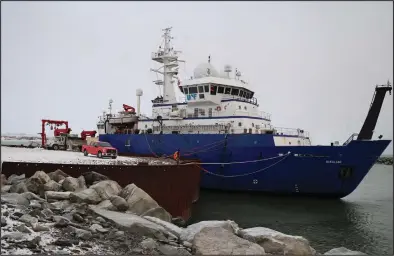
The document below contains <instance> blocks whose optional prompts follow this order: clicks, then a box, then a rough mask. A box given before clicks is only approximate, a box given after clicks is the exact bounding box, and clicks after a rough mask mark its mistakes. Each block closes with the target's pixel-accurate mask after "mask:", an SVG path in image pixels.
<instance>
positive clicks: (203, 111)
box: [199, 108, 205, 116]
mask: <svg viewBox="0 0 394 256" xmlns="http://www.w3.org/2000/svg"><path fill="white" fill-rule="evenodd" d="M199 111H200V115H201V116H205V109H203V108H200V109H199Z"/></svg>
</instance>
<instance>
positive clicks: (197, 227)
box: [180, 220, 239, 243]
mask: <svg viewBox="0 0 394 256" xmlns="http://www.w3.org/2000/svg"><path fill="white" fill-rule="evenodd" d="M206 227H211V228H213V227H220V228H223V229H226V230H228V231H230V232H232V233H236V232H238V229H239V227H238V225H237V224H236V223H235V222H233V221H230V220H223V221H221V220H207V221H200V222H198V223H195V224H192V225H189V226H188V227H187V228H185V229H183V230H182V232H181V235H180V239H181V240H182V241H187V242H189V243H191V242H193V239H194V236H195V235H196V234H197V233H198V232H200V231H201V230H202V229H203V228H206Z"/></svg>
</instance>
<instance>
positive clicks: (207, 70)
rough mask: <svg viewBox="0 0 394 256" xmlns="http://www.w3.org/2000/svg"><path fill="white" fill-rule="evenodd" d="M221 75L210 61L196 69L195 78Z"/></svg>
mask: <svg viewBox="0 0 394 256" xmlns="http://www.w3.org/2000/svg"><path fill="white" fill-rule="evenodd" d="M208 76H213V77H219V72H218V71H217V70H216V69H215V68H214V67H213V66H212V65H211V64H210V63H201V64H200V65H198V66H197V67H196V68H195V69H194V78H202V77H208Z"/></svg>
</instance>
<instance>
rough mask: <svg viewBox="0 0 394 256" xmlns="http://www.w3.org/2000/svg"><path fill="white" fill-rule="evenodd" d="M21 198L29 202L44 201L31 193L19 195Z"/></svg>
mask: <svg viewBox="0 0 394 256" xmlns="http://www.w3.org/2000/svg"><path fill="white" fill-rule="evenodd" d="M21 196H23V197H24V198H26V199H27V200H29V201H31V200H38V201H44V199H42V198H40V197H39V196H37V195H36V194H33V193H32V192H24V193H22V194H21Z"/></svg>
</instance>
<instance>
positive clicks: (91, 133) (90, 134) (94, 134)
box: [81, 131, 97, 140]
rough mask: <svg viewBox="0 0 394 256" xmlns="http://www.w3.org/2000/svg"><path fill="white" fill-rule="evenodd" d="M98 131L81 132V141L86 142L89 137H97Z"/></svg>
mask: <svg viewBox="0 0 394 256" xmlns="http://www.w3.org/2000/svg"><path fill="white" fill-rule="evenodd" d="M96 133H97V132H96V131H82V132H81V139H83V140H86V137H87V136H90V137H94V136H96Z"/></svg>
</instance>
